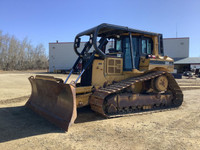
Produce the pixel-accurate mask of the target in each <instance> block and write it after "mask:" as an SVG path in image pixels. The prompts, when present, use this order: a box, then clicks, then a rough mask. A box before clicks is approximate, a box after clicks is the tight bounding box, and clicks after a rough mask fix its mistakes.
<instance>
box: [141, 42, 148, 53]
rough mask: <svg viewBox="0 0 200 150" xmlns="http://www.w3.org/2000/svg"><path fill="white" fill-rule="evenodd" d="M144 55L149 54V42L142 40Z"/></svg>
mask: <svg viewBox="0 0 200 150" xmlns="http://www.w3.org/2000/svg"><path fill="white" fill-rule="evenodd" d="M142 53H143V54H146V53H147V41H146V40H142Z"/></svg>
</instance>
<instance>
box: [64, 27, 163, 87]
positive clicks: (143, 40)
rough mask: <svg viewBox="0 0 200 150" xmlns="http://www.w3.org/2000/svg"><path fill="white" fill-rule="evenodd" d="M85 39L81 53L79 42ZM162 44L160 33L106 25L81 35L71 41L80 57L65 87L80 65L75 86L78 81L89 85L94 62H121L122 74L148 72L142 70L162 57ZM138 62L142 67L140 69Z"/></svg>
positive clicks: (82, 84) (83, 84)
mask: <svg viewBox="0 0 200 150" xmlns="http://www.w3.org/2000/svg"><path fill="white" fill-rule="evenodd" d="M86 38H87V42H86V43H85V46H84V48H83V49H82V50H80V49H79V46H80V42H81V41H82V39H83V40H85V39H86ZM162 41H163V40H162V34H159V33H153V32H146V31H141V30H136V29H131V28H128V27H123V26H117V25H111V24H105V23H104V24H101V25H99V26H97V27H94V28H91V29H89V30H86V31H84V32H81V33H79V34H78V35H77V36H76V37H75V41H74V50H75V53H76V54H77V55H78V56H79V57H78V59H77V61H76V62H75V64H74V66H73V68H72V70H71V72H70V74H69V76H68V77H67V79H66V81H65V83H66V82H67V80H68V79H69V77H70V75H71V73H72V72H73V71H74V70H75V69H76V68H77V65H78V64H79V63H80V62H81V63H82V70H81V73H80V75H79V77H78V78H77V80H76V81H75V83H77V81H78V80H79V78H81V86H89V85H91V80H92V77H91V76H92V63H93V60H94V59H102V60H104V59H106V58H108V57H115V58H122V59H123V72H125V71H132V70H133V69H137V70H143V71H144V70H148V69H149V68H147V67H146V68H144V67H142V66H144V65H145V63H146V62H145V60H146V59H148V58H156V57H158V56H163V55H164V53H163V43H162ZM141 62H142V63H144V64H143V65H142V63H141Z"/></svg>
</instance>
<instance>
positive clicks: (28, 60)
mask: <svg viewBox="0 0 200 150" xmlns="http://www.w3.org/2000/svg"><path fill="white" fill-rule="evenodd" d="M47 68H48V57H47V56H46V54H45V48H44V46H43V44H38V45H36V46H33V45H32V44H31V42H30V41H29V40H28V38H24V39H23V40H22V41H20V40H18V39H17V38H16V37H15V36H10V35H9V34H3V32H2V31H0V70H30V69H47Z"/></svg>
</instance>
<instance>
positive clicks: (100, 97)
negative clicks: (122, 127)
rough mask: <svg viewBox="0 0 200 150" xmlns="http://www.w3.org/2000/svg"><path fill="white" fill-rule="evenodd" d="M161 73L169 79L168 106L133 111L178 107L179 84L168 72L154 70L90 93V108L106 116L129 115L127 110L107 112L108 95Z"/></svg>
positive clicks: (179, 103) (180, 102)
mask: <svg viewBox="0 0 200 150" xmlns="http://www.w3.org/2000/svg"><path fill="white" fill-rule="evenodd" d="M161 75H166V76H167V78H168V81H169V90H170V91H171V92H172V95H173V98H172V103H171V105H170V107H162V108H161V107H156V108H152V109H148V111H141V110H137V111H134V112H136V113H140V114H141V113H146V112H157V111H158V112H159V111H164V110H169V109H174V108H177V107H179V106H180V105H181V104H182V102H183V93H182V91H181V89H180V87H179V85H178V84H177V82H176V80H175V79H174V77H173V76H172V75H171V74H170V73H168V72H165V71H156V72H150V73H147V74H144V75H141V76H138V77H132V78H129V79H126V80H123V81H120V82H117V83H114V84H112V85H110V86H107V87H105V88H100V89H98V90H96V91H95V92H94V93H93V94H92V95H91V99H90V106H91V109H92V110H93V111H95V112H97V113H99V114H101V115H103V116H105V117H107V118H113V117H121V116H127V115H131V114H132V113H127V112H122V113H118V114H107V113H106V112H105V110H104V105H105V102H106V98H108V97H109V96H111V95H113V94H118V93H123V90H124V89H126V88H128V87H129V86H131V85H133V84H134V83H137V82H143V81H147V80H151V79H153V78H156V77H158V76H161ZM149 110H150V111H149Z"/></svg>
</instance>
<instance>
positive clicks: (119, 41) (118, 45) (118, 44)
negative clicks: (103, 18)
mask: <svg viewBox="0 0 200 150" xmlns="http://www.w3.org/2000/svg"><path fill="white" fill-rule="evenodd" d="M121 49H122V46H121V40H116V50H117V51H121Z"/></svg>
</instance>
